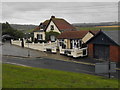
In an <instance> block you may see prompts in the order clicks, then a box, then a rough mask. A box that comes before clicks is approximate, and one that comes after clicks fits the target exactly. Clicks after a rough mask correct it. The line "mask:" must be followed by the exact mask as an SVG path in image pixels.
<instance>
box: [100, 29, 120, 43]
mask: <svg viewBox="0 0 120 90" xmlns="http://www.w3.org/2000/svg"><path fill="white" fill-rule="evenodd" d="M102 32H103V33H105V34H106V35H107V36H108V37H109V38H111V39H112V40H113V41H114V42H115V43H116V44H118V45H120V40H119V37H118V34H119V33H120V30H112V31H102Z"/></svg>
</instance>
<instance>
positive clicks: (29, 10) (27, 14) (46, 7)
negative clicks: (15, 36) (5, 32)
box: [2, 2, 118, 25]
mask: <svg viewBox="0 0 120 90" xmlns="http://www.w3.org/2000/svg"><path fill="white" fill-rule="evenodd" d="M51 15H55V16H56V17H57V18H64V19H65V20H67V21H68V22H70V23H88V22H89V23H96V22H110V21H118V3H117V2H106V3H105V2H76V3H75V2H63V3H61V2H56V3H54V2H50V3H48V2H3V3H2V21H3V22H6V21H7V22H9V23H11V24H13V23H14V24H35V25H39V23H40V22H43V21H44V20H46V19H49V18H50V17H51Z"/></svg>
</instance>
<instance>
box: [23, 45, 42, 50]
mask: <svg viewBox="0 0 120 90" xmlns="http://www.w3.org/2000/svg"><path fill="white" fill-rule="evenodd" d="M24 47H26V48H31V49H35V50H40V51H44V44H41V43H25V44H24Z"/></svg>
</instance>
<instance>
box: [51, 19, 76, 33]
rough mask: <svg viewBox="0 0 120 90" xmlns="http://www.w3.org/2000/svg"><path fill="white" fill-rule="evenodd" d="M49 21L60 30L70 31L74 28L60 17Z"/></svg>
mask: <svg viewBox="0 0 120 90" xmlns="http://www.w3.org/2000/svg"><path fill="white" fill-rule="evenodd" d="M51 21H53V22H54V24H55V25H56V26H57V28H58V29H59V30H60V31H71V30H76V28H75V27H74V26H72V25H71V24H70V23H68V22H67V21H66V20H65V19H61V18H52V19H51Z"/></svg>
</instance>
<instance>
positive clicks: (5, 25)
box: [2, 22, 24, 38]
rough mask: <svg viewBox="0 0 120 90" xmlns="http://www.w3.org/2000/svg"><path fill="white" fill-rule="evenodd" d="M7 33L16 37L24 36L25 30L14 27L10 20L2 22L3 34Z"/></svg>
mask: <svg viewBox="0 0 120 90" xmlns="http://www.w3.org/2000/svg"><path fill="white" fill-rule="evenodd" d="M5 34H7V35H10V36H12V37H14V38H22V37H23V36H24V33H23V32H21V31H18V30H16V29H14V28H12V27H11V26H10V24H9V23H8V22H6V23H2V35H5Z"/></svg>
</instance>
